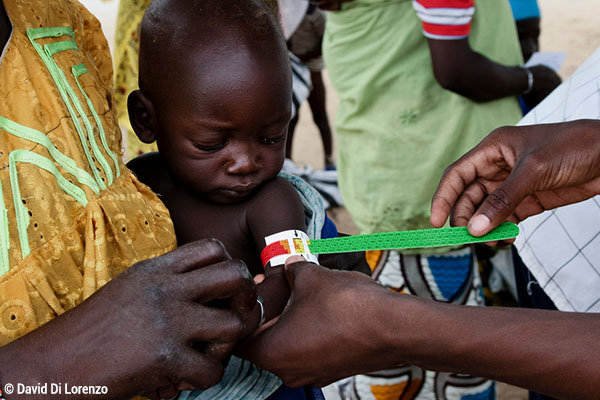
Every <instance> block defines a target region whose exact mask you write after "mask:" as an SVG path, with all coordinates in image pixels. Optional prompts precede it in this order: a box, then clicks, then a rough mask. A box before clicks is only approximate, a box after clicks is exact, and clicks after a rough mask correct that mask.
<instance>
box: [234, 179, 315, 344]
mask: <svg viewBox="0 0 600 400" xmlns="http://www.w3.org/2000/svg"><path fill="white" fill-rule="evenodd" d="M247 224H248V228H249V230H250V232H251V235H252V238H253V240H254V243H255V245H256V248H257V250H258V251H259V252H260V251H262V249H263V248H264V247H265V237H267V236H269V235H272V234H274V233H278V232H282V231H287V230H291V229H298V230H301V231H305V230H306V226H305V223H304V208H303V206H302V201H301V200H300V197H299V196H298V194H297V192H296V189H294V187H293V186H292V185H291V184H290V183H289V182H288V181H286V180H285V179H283V178H280V177H277V178H275V179H274V180H272V181H270V182H268V183H266V184H265V185H264V187H263V188H261V190H260V192H259V193H257V194H256V198H255V199H254V201H253V202H252V205H251V206H250V207H249V209H248V213H247ZM265 276H266V278H265V280H264V281H263V282H262V283H261V284H259V285H258V287H257V290H258V295H259V296H261V297H262V299H263V305H264V313H265V321H268V320H270V319H272V318H274V317H276V316H278V315H279V314H280V313H281V312H282V311H283V308H284V307H285V305H286V304H287V300H288V297H289V287H288V284H287V282H286V280H285V278H284V276H283V266H275V267H272V266H270V265H269V264H267V267H266V268H265ZM255 314H256V315H255V317H256V318H252V320H251V321H248V325H249V326H248V327H247V328H246V332H247V333H250V332H252V331H253V330H254V329H256V327H258V324H259V322H260V308H259V307H257V310H256V312H255Z"/></svg>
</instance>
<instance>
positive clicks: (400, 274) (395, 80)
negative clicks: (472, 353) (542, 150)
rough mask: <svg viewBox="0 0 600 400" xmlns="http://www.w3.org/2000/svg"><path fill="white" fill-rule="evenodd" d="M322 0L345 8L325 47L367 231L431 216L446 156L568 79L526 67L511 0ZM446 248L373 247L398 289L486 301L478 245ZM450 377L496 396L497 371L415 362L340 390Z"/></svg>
mask: <svg viewBox="0 0 600 400" xmlns="http://www.w3.org/2000/svg"><path fill="white" fill-rule="evenodd" d="M335 3H337V4H335ZM336 5H337V7H336ZM321 6H322V7H331V8H333V9H337V11H332V12H330V13H329V14H328V20H327V27H326V32H325V37H324V58H325V63H326V65H327V69H328V72H329V76H330V77H331V82H332V84H333V86H334V87H335V89H336V91H337V92H338V94H339V97H340V104H339V109H338V114H337V118H336V123H335V130H336V135H337V138H338V148H339V155H338V160H337V161H338V171H339V185H340V190H341V193H342V198H343V200H344V204H345V205H346V207H347V209H348V211H349V212H350V214H351V216H352V218H353V220H354V222H355V223H356V225H357V226H358V229H359V230H360V232H361V233H372V232H386V231H396V230H405V229H422V228H427V227H429V221H428V220H429V216H430V209H429V207H430V199H431V196H432V195H433V193H434V190H435V186H436V183H437V182H438V180H439V178H440V176H441V175H442V172H443V170H444V168H445V166H447V165H448V164H450V163H451V162H452V161H454V160H456V159H457V158H458V157H459V156H460V155H462V154H464V152H466V151H467V150H469V149H470V148H471V147H473V146H474V145H475V144H477V143H478V142H479V141H480V140H481V139H482V138H483V136H484V135H485V133H486V132H490V131H491V130H492V129H494V128H496V127H498V126H502V125H506V124H514V123H516V122H517V121H518V120H519V119H520V117H521V115H522V114H521V112H520V108H519V105H518V101H517V96H518V95H520V94H523V93H526V92H527V96H528V99H529V100H531V101H532V102H534V101H537V99H538V98H543V97H544V96H545V95H547V94H548V93H549V92H550V91H551V90H552V89H553V88H554V87H555V86H556V85H557V84H558V83H559V82H560V79H559V78H558V76H557V75H556V73H554V72H553V71H551V70H550V69H548V68H546V67H541V66H536V67H533V68H532V69H530V70H526V69H524V68H523V67H521V64H522V58H521V52H520V48H519V42H518V37H517V33H516V30H515V25H514V20H513V17H512V14H511V11H510V6H509V4H508V2H506V1H497V0H479V1H477V2H474V1H470V0H445V1H436V2H431V1H421V0H417V1H414V2H413V1H407V0H391V1H390V0H354V1H349V2H344V3H343V4H342V3H341V2H328V3H327V4H325V3H321ZM490 32H493V34H490ZM498 38H501V40H499V39H498ZM534 98H535V99H534ZM444 250H445V251H444ZM444 250H440V249H438V250H436V251H428V252H423V251H421V252H415V251H412V252H411V251H403V252H400V253H399V252H396V251H388V252H372V253H371V256H372V257H371V260H372V264H371V265H372V268H374V273H373V276H374V277H375V278H376V279H377V280H378V281H379V282H380V283H382V284H383V285H385V286H387V287H389V288H391V289H392V290H395V291H399V292H405V293H411V294H415V295H418V296H423V297H426V298H430V299H435V300H438V301H442V302H453V303H458V304H469V305H482V304H483V299H482V297H481V281H480V277H479V275H478V273H477V266H476V264H475V262H474V256H473V251H472V247H471V246H467V247H464V248H459V249H444ZM415 253H416V254H415ZM385 379H387V380H388V381H387V383H383V382H384V380H385ZM440 381H443V382H444V384H440V385H439V387H443V388H444V389H440V390H441V392H443V393H438V394H437V396H438V397H440V396H441V397H445V396H450V395H451V394H450V393H451V392H452V393H458V392H461V393H463V394H464V395H467V394H470V395H473V394H474V393H477V394H479V395H481V396H485V397H486V398H493V397H494V389H493V388H492V387H491V385H490V382H488V381H485V380H477V379H475V378H473V377H465V378H464V380H463V381H461V377H459V376H457V377H450V378H449V377H446V376H443V375H440V374H437V373H429V372H426V371H423V370H422V369H419V368H411V367H400V368H397V369H396V370H395V371H385V372H381V373H371V374H369V375H368V376H360V377H356V378H353V379H351V380H345V381H343V382H340V383H339V384H337V386H338V387H337V392H339V393H340V396H341V397H347V396H350V394H349V393H352V392H357V393H359V394H358V397H363V394H361V393H366V394H365V395H364V396H367V397H369V396H374V395H375V392H377V391H379V390H386V391H388V393H394V394H395V395H397V396H401V395H405V394H406V393H411V395H410V396H414V398H419V396H432V395H433V391H435V390H436V389H435V388H436V384H434V382H440ZM399 382H406V384H405V385H404V386H403V385H399ZM382 387H385V389H381V388H382Z"/></svg>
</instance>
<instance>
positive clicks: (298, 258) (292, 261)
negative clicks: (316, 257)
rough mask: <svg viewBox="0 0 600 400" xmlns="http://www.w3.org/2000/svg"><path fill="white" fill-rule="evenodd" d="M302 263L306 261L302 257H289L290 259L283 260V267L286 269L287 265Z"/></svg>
mask: <svg viewBox="0 0 600 400" xmlns="http://www.w3.org/2000/svg"><path fill="white" fill-rule="evenodd" d="M302 261H306V260H305V259H304V257H302V256H291V257H290V258H288V259H287V260H285V266H286V267H287V266H288V265H291V264H293V263H297V262H302Z"/></svg>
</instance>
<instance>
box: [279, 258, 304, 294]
mask: <svg viewBox="0 0 600 400" xmlns="http://www.w3.org/2000/svg"><path fill="white" fill-rule="evenodd" d="M305 262H306V260H305V259H304V257H301V256H291V257H290V258H288V259H287V260H286V261H285V266H284V270H285V279H286V280H287V282H288V285H290V290H291V292H292V294H293V293H294V282H295V278H296V268H297V267H298V266H299V265H300V264H301V263H305Z"/></svg>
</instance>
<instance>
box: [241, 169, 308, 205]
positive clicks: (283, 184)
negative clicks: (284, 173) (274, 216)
mask: <svg viewBox="0 0 600 400" xmlns="http://www.w3.org/2000/svg"><path fill="white" fill-rule="evenodd" d="M298 201H300V196H299V195H298V192H297V191H296V189H295V188H294V186H293V185H292V184H291V183H290V182H289V181H288V180H287V179H285V178H283V177H281V176H277V177H275V178H274V179H271V180H270V181H268V182H266V183H265V184H264V185H262V187H261V188H260V190H259V191H258V192H257V193H256V195H255V196H254V198H253V203H258V204H278V203H281V202H292V203H293V204H294V205H295V204H297V202H298Z"/></svg>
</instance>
